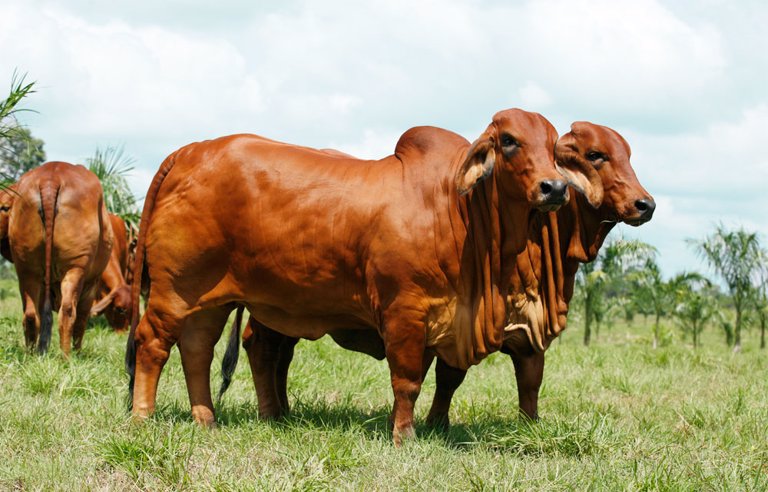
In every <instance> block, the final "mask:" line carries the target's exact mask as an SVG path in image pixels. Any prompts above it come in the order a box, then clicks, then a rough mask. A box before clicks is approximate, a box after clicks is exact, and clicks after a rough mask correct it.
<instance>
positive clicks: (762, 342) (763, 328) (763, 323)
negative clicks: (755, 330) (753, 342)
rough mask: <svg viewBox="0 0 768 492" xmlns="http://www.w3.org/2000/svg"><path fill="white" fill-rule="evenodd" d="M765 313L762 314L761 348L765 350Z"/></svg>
mask: <svg viewBox="0 0 768 492" xmlns="http://www.w3.org/2000/svg"><path fill="white" fill-rule="evenodd" d="M765 318H766V314H765V313H760V348H761V349H764V348H765Z"/></svg>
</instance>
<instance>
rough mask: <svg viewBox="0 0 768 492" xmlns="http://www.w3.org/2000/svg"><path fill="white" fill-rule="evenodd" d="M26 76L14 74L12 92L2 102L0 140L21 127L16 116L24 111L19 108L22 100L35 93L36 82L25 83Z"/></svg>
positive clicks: (0, 102)
mask: <svg viewBox="0 0 768 492" xmlns="http://www.w3.org/2000/svg"><path fill="white" fill-rule="evenodd" d="M25 78H26V75H21V76H19V75H18V74H16V73H15V72H14V74H13V77H12V78H11V90H10V92H9V94H8V97H6V98H5V99H3V100H0V138H7V137H8V136H9V135H10V134H11V133H13V131H15V129H16V128H17V127H18V126H19V125H18V123H17V122H16V118H15V115H16V114H17V113H19V112H21V111H29V110H24V109H21V108H19V107H18V105H19V103H20V102H21V100H22V99H24V98H25V97H27V96H28V95H30V94H32V93H34V92H35V91H34V86H35V83H34V82H28V83H27V82H25V80H24V79H25Z"/></svg>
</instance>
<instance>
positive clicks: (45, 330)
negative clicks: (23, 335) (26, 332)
mask: <svg viewBox="0 0 768 492" xmlns="http://www.w3.org/2000/svg"><path fill="white" fill-rule="evenodd" d="M52 328H53V308H52V307H51V299H50V295H49V296H48V297H46V298H45V303H44V304H43V312H42V313H40V339H39V340H38V341H37V353H38V354H40V355H43V354H45V353H46V352H47V351H48V345H50V343H51V330H52Z"/></svg>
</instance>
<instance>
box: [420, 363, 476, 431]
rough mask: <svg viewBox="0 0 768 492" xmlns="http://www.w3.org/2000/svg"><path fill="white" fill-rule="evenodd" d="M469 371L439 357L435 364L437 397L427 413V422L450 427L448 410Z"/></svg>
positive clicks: (446, 427) (443, 427) (444, 427)
mask: <svg viewBox="0 0 768 492" xmlns="http://www.w3.org/2000/svg"><path fill="white" fill-rule="evenodd" d="M466 375H467V371H463V370H461V369H456V368H454V367H451V366H449V365H448V364H446V363H445V362H443V361H442V360H441V359H437V365H436V366H435V397H434V399H433V400H432V408H430V409H429V414H428V415H427V424H428V425H430V426H432V427H435V428H438V429H444V430H445V429H448V426H449V425H450V420H449V418H448V410H449V409H450V408H451V400H452V399H453V394H454V393H455V392H456V389H457V388H458V387H459V386H460V385H461V383H462V382H463V381H464V377H465V376H466Z"/></svg>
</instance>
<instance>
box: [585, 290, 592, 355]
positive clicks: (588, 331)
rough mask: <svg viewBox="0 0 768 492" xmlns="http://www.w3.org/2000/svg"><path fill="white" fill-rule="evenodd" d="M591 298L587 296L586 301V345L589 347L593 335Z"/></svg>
mask: <svg viewBox="0 0 768 492" xmlns="http://www.w3.org/2000/svg"><path fill="white" fill-rule="evenodd" d="M589 297H590V296H589V294H587V297H586V298H585V299H584V345H586V346H588V345H589V338H590V336H591V335H592V333H591V329H592V326H591V323H592V313H591V312H590V309H589V301H590V299H589Z"/></svg>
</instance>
